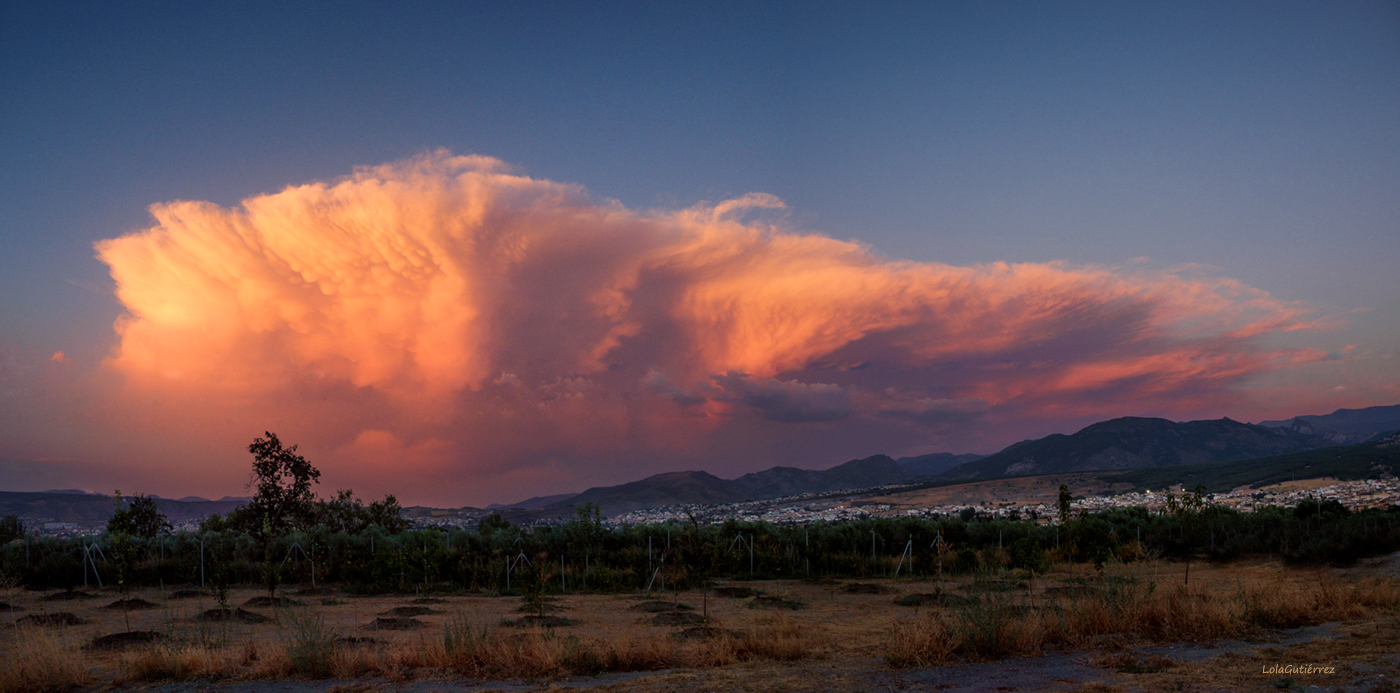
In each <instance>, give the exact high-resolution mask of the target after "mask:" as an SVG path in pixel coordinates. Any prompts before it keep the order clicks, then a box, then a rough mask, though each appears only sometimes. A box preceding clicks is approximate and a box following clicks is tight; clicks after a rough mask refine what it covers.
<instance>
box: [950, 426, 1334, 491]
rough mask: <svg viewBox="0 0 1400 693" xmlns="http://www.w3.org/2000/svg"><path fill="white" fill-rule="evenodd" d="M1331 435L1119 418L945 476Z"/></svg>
mask: <svg viewBox="0 0 1400 693" xmlns="http://www.w3.org/2000/svg"><path fill="white" fill-rule="evenodd" d="M1336 444H1337V443H1336V442H1335V441H1333V440H1331V439H1329V438H1326V437H1323V436H1318V435H1312V434H1309V433H1304V432H1302V431H1297V430H1292V429H1288V428H1277V427H1268V426H1260V425H1256V424H1246V423H1240V422H1238V421H1233V420H1231V419H1228V418H1226V419H1217V420H1204V421H1185V422H1181V423H1177V422H1174V421H1170V420H1167V419H1156V418H1143V417H1123V418H1118V419H1111V420H1109V421H1103V422H1100V423H1096V424H1092V425H1090V426H1086V427H1085V428H1083V429H1082V430H1080V431H1079V432H1077V433H1073V434H1071V435H1063V434H1054V435H1050V436H1046V437H1044V438H1041V439H1039V440H1034V441H1027V442H1023V443H1017V444H1016V445H1013V446H1011V447H1008V448H1006V449H1005V450H1002V451H1001V452H999V453H997V454H995V455H990V456H988V457H985V458H982V459H980V460H977V461H974V462H969V463H965V464H961V465H958V466H957V467H954V468H953V469H950V470H949V471H948V472H946V473H945V474H943V477H944V478H948V479H979V478H993V477H1001V476H1030V475H1033V474H1055V473H1065V472H1086V471H1096V470H1105V469H1135V468H1140V467H1162V466H1170V465H1179V464H1199V463H1204V462H1225V461H1231V460H1243V459H1250V458H1255V457H1269V456H1274V455H1284V454H1288V453H1293V452H1303V451H1307V450H1315V449H1317V448H1322V447H1328V446H1332V445H1336Z"/></svg>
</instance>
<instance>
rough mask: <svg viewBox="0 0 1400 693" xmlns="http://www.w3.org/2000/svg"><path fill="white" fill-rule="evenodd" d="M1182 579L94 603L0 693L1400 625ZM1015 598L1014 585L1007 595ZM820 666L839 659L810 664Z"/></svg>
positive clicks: (1318, 579)
mask: <svg viewBox="0 0 1400 693" xmlns="http://www.w3.org/2000/svg"><path fill="white" fill-rule="evenodd" d="M1182 572H1183V566H1180V565H1173V564H1166V563H1153V562H1146V563H1141V564H1133V565H1115V566H1110V569H1109V571H1108V573H1109V574H1108V576H1107V577H1104V578H1100V577H1098V576H1097V575H1096V574H1094V573H1093V572H1092V571H1088V570H1084V569H1081V567H1079V566H1073V567H1066V566H1061V567H1060V570H1058V571H1056V572H1054V573H1052V574H1051V575H1049V576H1044V577H1037V578H1036V579H1035V580H1034V581H1033V582H1029V583H1028V582H1021V581H1018V580H1017V579H1016V578H1015V577H1014V576H1011V575H1010V574H1006V573H1003V574H1000V575H999V576H987V575H984V576H981V577H980V578H966V577H958V578H956V579H949V580H943V581H939V582H937V583H934V584H930V583H928V582H926V581H923V580H900V581H889V580H882V579H879V578H871V580H875V581H877V582H879V584H881V585H885V586H889V587H892V588H893V591H892V593H890V594H845V593H843V592H839V591H838V589H837V586H833V585H829V584H824V583H801V582H781V583H766V585H765V586H767V587H769V588H770V589H773V590H781V591H782V592H783V593H784V594H790V595H791V597H792V598H795V599H801V600H802V601H803V602H804V603H805V604H806V606H805V607H804V608H803V609H801V610H798V611H787V610H780V609H750V608H749V607H748V600H743V599H737V598H714V599H711V601H710V603H709V614H710V617H711V618H710V621H709V622H708V623H706V624H704V625H703V626H700V627H664V626H658V625H655V624H652V623H650V621H649V617H648V616H647V615H646V614H640V613H638V612H636V611H633V610H631V609H630V608H628V607H630V606H631V605H632V604H633V602H635V601H636V600H637V598H638V597H637V596H636V595H597V594H588V595H575V594H571V595H566V596H562V597H560V598H559V602H560V606H561V608H568V609H569V614H570V616H571V617H576V620H577V621H578V624H577V625H574V626H570V627H567V628H553V629H550V628H541V627H536V626H529V627H523V628H519V627H516V628H507V627H504V626H501V625H500V622H501V620H502V619H505V618H513V617H514V616H515V615H516V611H515V609H516V607H517V606H518V600H516V599H511V598H502V597H493V596H482V595H452V596H450V597H449V598H448V600H447V601H446V604H447V606H445V607H443V608H442V609H441V610H439V611H437V612H435V613H432V614H427V615H424V616H423V622H424V624H425V627H424V628H422V629H419V630H416V631H406V632H398V631H394V632H385V631H379V630H375V629H374V628H373V623H374V619H375V617H376V616H375V615H376V614H378V613H380V612H383V611H384V610H386V609H389V608H394V607H396V606H399V605H401V604H403V603H405V600H406V599H408V597H403V596H383V597H373V598H351V599H347V600H346V601H345V602H343V603H338V604H335V605H318V606H308V607H297V608H295V609H279V610H272V609H268V610H266V611H265V612H264V613H265V614H266V615H267V616H275V617H276V619H275V621H271V622H268V623H260V624H250V623H237V622H204V621H200V620H198V619H197V616H198V614H200V613H202V612H203V611H204V610H205V609H206V608H207V607H208V606H209V605H208V604H205V603H197V602H195V601H193V600H183V601H171V600H169V599H168V598H167V596H166V595H164V594H161V593H157V592H155V591H153V590H152V591H149V592H147V593H145V594H144V596H145V597H146V598H147V599H150V600H153V601H156V600H159V601H161V602H162V608H161V609H160V610H146V611H138V612H131V614H130V619H131V623H130V624H129V625H128V624H126V623H125V621H124V619H125V618H126V617H127V614H126V613H125V612H123V613H122V614H118V615H113V613H112V612H110V611H108V610H104V609H102V608H101V603H105V601H104V602H101V603H99V602H98V601H96V600H94V601H93V602H92V603H91V604H87V603H74V602H68V603H65V604H64V605H63V608H65V609H71V610H73V611H75V612H76V613H77V614H78V615H80V616H82V617H83V618H84V619H85V620H87V621H89V623H87V624H84V625H77V626H51V627H45V628H37V627H36V628H25V629H15V630H10V631H9V632H8V633H7V632H3V631H0V693H8V692H10V691H16V692H18V691H46V690H48V691H57V690H63V689H67V688H70V687H72V686H73V685H75V684H83V683H93V682H98V683H100V682H104V681H106V682H159V681H192V680H258V679H260V680H276V679H324V678H332V679H342V680H353V679H357V678H360V677H365V676H369V677H383V678H387V679H390V680H396V681H403V680H409V679H423V678H429V679H431V678H439V677H446V678H455V677H458V676H469V677H472V678H487V679H503V678H504V679H509V678H528V679H545V680H548V679H552V678H557V677H562V676H577V675H585V676H586V675H593V674H601V673H606V672H625V671H654V670H658V669H672V670H675V671H676V672H679V673H674V674H664V675H663V674H650V675H648V676H647V677H643V679H637V680H638V681H642V680H655V681H671V682H672V683H675V681H679V680H680V679H674V677H681V678H685V677H688V676H689V677H694V676H700V675H701V674H700V672H712V674H713V676H712V679H713V681H715V682H719V681H721V680H725V681H728V680H729V679H730V678H733V677H740V678H743V677H747V676H757V675H758V674H755V673H754V672H760V671H763V672H789V673H788V674H782V676H792V677H799V676H802V675H806V674H803V673H802V672H807V673H808V674H810V673H811V672H815V671H821V672H826V671H828V670H837V669H840V670H842V671H845V670H847V669H848V667H847V665H848V664H849V665H850V666H851V667H856V668H857V669H861V668H862V667H868V666H869V664H868V662H870V661H872V658H875V659H884V660H885V661H887V662H889V663H890V664H894V665H896V666H912V665H934V664H940V663H944V662H948V661H968V660H989V659H996V658H1000V657H1005V656H1012V655H1034V654H1036V653H1040V652H1043V651H1046V650H1054V649H1061V648H1088V649H1094V650H1099V651H1103V652H1107V653H1112V654H1118V653H1122V652H1125V651H1128V649H1127V648H1131V647H1133V646H1135V645H1137V644H1143V643H1148V642H1175V641H1183V640H1184V641H1203V640H1215V639H1233V638H1237V637H1239V636H1240V635H1242V634H1244V635H1248V634H1258V633H1262V632H1264V631H1268V630H1274V629H1280V628H1290V627H1297V626H1302V625H1309V624H1315V623H1320V622H1324V621H1348V620H1351V621H1354V622H1355V623H1365V624H1373V623H1381V621H1384V622H1385V623H1394V622H1396V620H1395V616H1396V615H1397V614H1400V611H1397V609H1400V581H1397V580H1394V579H1391V578H1382V577H1367V576H1366V575H1373V574H1374V573H1365V574H1363V573H1362V571H1361V570H1359V569H1358V570H1332V569H1296V568H1288V567H1285V566H1282V565H1280V564H1277V563H1273V562H1269V563H1265V562H1263V561H1255V562H1250V561H1241V562H1237V563H1232V564H1203V565H1200V566H1193V569H1192V572H1191V587H1190V588H1186V587H1183V586H1181V581H1182V577H1183V575H1182ZM1005 585H1009V586H1010V587H1008V588H1007V589H1006V590H1005V591H999V589H1000V587H998V586H1005ZM931 590H932V591H938V592H939V593H940V594H943V595H944V596H945V597H946V599H940V600H936V601H933V602H920V603H922V604H924V605H923V606H919V607H917V608H918V610H917V611H915V610H914V609H913V608H911V607H909V606H901V605H899V604H897V601H898V600H899V599H900V596H899V595H901V594H906V596H907V593H910V592H915V593H925V592H929V591H931ZM245 592H246V593H249V594H251V593H253V592H254V590H251V589H249V590H245ZM240 596H241V595H240ZM686 596H687V595H679V597H681V598H684V597H686ZM690 596H691V597H692V598H694V597H695V596H696V595H690ZM7 598H9V597H8V596H7ZM14 599H15V600H16V601H21V602H24V603H22V604H21V606H22V607H23V608H25V609H26V611H24V612H22V613H26V614H27V613H34V612H35V611H36V610H39V609H41V608H42V606H43V605H42V603H41V600H42V595H36V594H27V593H26V594H18V595H16V596H15V597H14ZM692 600H693V599H692ZM108 601H110V600H108ZM672 601H674V599H672ZM919 614H922V616H919ZM17 618H18V617H17V616H15V615H13V614H11V615H10V619H11V620H12V621H13V620H17ZM1377 627H1378V628H1379V627H1381V626H1377ZM1385 627H1386V628H1388V627H1389V626H1385ZM124 628H134V629H138V630H150V631H157V632H160V633H161V634H162V635H163V637H162V638H161V639H160V640H159V641H157V642H153V643H150V644H144V645H134V646H131V647H128V648H127V649H124V650H120V651H112V650H90V649H86V645H88V644H89V643H91V642H93V641H94V640H95V639H98V638H101V637H103V636H108V635H110V634H112V633H115V632H121V631H123V630H124ZM1382 630H1384V628H1382ZM1377 632H1380V631H1377ZM1385 632H1386V633H1390V632H1391V631H1389V630H1386V631H1385ZM11 633H15V634H20V635H19V637H14V636H12V635H11ZM1375 637H1376V638H1379V637H1380V636H1375ZM1377 642H1379V640H1377ZM822 659H826V660H831V661H830V662H820V663H818V662H815V661H813V660H822ZM11 662H14V664H13V665H11V664H10V663H11ZM769 663H778V664H780V665H781V666H771V665H769ZM1125 666H1126V665H1125ZM1116 668H1118V669H1123V667H1116ZM862 670H864V669H862ZM766 675H767V674H765V676H766ZM774 675H777V674H774ZM821 675H822V676H825V675H826V674H821ZM1135 675H1155V674H1135ZM1167 675H1168V674H1165V673H1163V674H1161V676H1167ZM1171 675H1173V676H1178V675H1179V674H1171ZM703 676H711V674H710V673H706V674H703ZM668 677H672V678H668ZM714 677H718V678H714ZM726 677H728V678H726ZM673 679H674V680H673ZM687 680H688V679H687ZM706 680H710V679H706ZM849 683H850V684H851V685H852V686H857V684H858V682H857V681H856V680H855V679H851V681H850V682H849ZM648 685H650V684H648ZM656 685H657V686H661V684H660V683H658V684H656ZM726 685H728V684H726ZM736 685H737V684H736ZM637 686H639V687H640V688H638V690H643V689H645V690H647V691H648V693H650V691H651V689H648V688H646V686H643V685H642V684H640V683H639V684H637ZM716 686H717V687H719V688H724V687H725V686H720V685H718V684H716ZM857 687H858V686H857ZM740 688H742V686H740ZM629 690H630V689H629ZM657 690H662V688H657Z"/></svg>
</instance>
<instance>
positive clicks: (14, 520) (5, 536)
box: [0, 515, 24, 546]
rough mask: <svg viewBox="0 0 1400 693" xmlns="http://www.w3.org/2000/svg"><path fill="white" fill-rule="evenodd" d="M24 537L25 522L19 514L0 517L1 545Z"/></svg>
mask: <svg viewBox="0 0 1400 693" xmlns="http://www.w3.org/2000/svg"><path fill="white" fill-rule="evenodd" d="M23 538H24V522H23V521H21V520H20V519H19V516H18V515H6V516H5V517H3V518H0V546H4V545H5V544H8V543H10V542H12V541H14V540H16V539H23Z"/></svg>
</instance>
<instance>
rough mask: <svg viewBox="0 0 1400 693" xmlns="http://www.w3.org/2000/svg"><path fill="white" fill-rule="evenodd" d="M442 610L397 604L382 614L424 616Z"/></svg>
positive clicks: (381, 614)
mask: <svg viewBox="0 0 1400 693" xmlns="http://www.w3.org/2000/svg"><path fill="white" fill-rule="evenodd" d="M438 613H442V612H440V611H433V610H432V609H429V608H428V607H426V606H396V607H394V608H392V609H390V610H388V611H385V612H382V613H380V614H379V615H380V616H423V615H426V614H438Z"/></svg>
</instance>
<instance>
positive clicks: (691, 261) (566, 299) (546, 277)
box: [56, 152, 1327, 493]
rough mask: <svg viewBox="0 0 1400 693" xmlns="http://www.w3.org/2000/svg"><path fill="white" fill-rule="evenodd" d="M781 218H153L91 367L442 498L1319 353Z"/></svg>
mask: <svg viewBox="0 0 1400 693" xmlns="http://www.w3.org/2000/svg"><path fill="white" fill-rule="evenodd" d="M781 206H782V203H781V202H780V201H778V200H777V199H776V198H773V197H771V196H768V195H748V196H745V197H743V198H740V199H738V200H731V201H726V202H721V203H718V204H708V205H700V206H696V207H693V208H690V209H684V210H675V211H667V210H661V211H640V210H632V209H627V208H625V207H622V206H621V205H619V204H617V203H612V202H606V201H596V200H593V199H591V198H589V197H588V195H587V194H586V193H585V192H584V191H583V190H581V189H580V188H579V187H577V186H573V185H567V184H561V183H556V182H552V181H547V180H538V179H532V178H528V177H525V176H521V175H517V174H514V173H511V172H510V171H509V169H508V168H507V167H506V166H504V165H503V164H501V163H500V162H498V161H496V160H493V159H488V158H484V157H454V156H450V155H448V154H446V153H442V152H439V153H435V154H431V155H425V156H422V157H419V158H416V159H412V160H408V161H403V162H397V163H392V164H386V165H383V166H378V167H374V168H365V169H360V170H357V171H356V172H355V173H354V174H352V175H350V176H348V177H346V178H344V179H341V180H338V181H333V182H324V183H311V184H307V185H302V186H295V187H289V188H287V189H286V190H283V191H282V192H279V193H275V194H270V195H262V196H258V197H254V198H250V199H248V200H245V201H244V202H243V203H242V204H241V205H240V206H238V207H235V208H224V207H219V206H217V205H213V204H209V203H203V202H188V201H186V202H171V203H167V204H158V205H154V206H152V207H151V213H152V215H153V216H154V217H155V221H156V225H155V226H153V227H151V228H149V229H146V230H143V231H140V232H137V233H133V234H131V235H127V236H123V237H120V238H115V239H112V240H107V241H103V242H101V243H99V244H97V253H98V257H99V258H100V259H101V260H102V261H103V262H105V263H107V264H108V265H109V266H110V268H111V273H112V276H113V278H114V279H115V280H116V283H117V296H118V298H119V299H120V301H121V303H122V304H123V306H125V308H126V311H127V314H126V315H124V316H123V317H122V318H121V319H120V320H119V321H118V322H117V324H116V331H117V334H118V336H119V340H120V343H119V346H118V348H117V349H116V350H115V352H114V353H113V354H112V356H111V357H110V358H109V359H108V360H107V361H106V362H105V365H106V366H107V367H108V368H109V369H110V370H111V371H113V372H116V373H118V374H120V375H121V376H123V378H124V381H125V384H126V385H125V386H126V389H127V392H128V393H129V396H130V397H133V398H136V399H140V400H141V401H161V402H167V403H168V402H172V401H190V400H192V399H199V401H201V402H203V403H204V404H203V405H202V406H203V407H204V409H203V413H200V412H197V411H191V412H190V413H187V414H185V416H190V417H201V416H203V417H225V419H227V420H231V421H237V422H243V423H246V425H248V426H249V428H250V430H253V431H254V432H255V433H256V432H260V431H261V430H262V428H260V427H267V428H272V429H274V430H279V429H278V427H279V426H280V425H282V424H279V422H278V421H277V420H269V419H273V418H276V417H281V418H282V419H284V420H293V421H295V422H297V423H295V424H294V425H296V426H299V427H300V428H301V430H302V431H303V435H304V436H305V437H306V438H308V439H310V440H311V441H312V442H313V444H318V445H319V446H320V449H322V450H323V451H324V454H325V455H326V456H327V458H328V460H330V461H331V462H332V463H333V464H338V465H342V466H343V467H344V469H345V473H346V474H347V475H349V476H356V475H358V476H357V477H356V478H363V479H366V480H373V482H372V483H375V484H380V483H384V484H388V483H389V482H390V481H392V480H393V478H394V477H393V475H392V474H386V473H385V471H384V470H385V469H389V468H392V467H389V466H388V465H391V464H393V463H392V462H390V460H401V461H403V462H402V466H404V468H407V469H411V470H423V473H422V474H421V475H418V474H417V472H413V474H414V475H415V477H414V478H419V477H421V478H422V479H428V478H429V477H430V476H432V475H440V476H441V475H446V476H449V477H453V478H454V479H458V480H453V481H449V482H446V483H445V484H444V483H441V482H440V483H439V484H438V487H439V488H443V489H447V488H451V489H462V488H468V487H470V486H471V484H472V483H473V482H472V481H471V480H473V479H474V480H476V483H477V486H478V487H479V486H480V485H481V484H480V480H482V479H486V480H488V482H487V485H490V484H493V483H494V484H497V485H498V486H499V487H501V488H507V487H513V486H514V485H516V484H517V482H512V481H509V480H510V479H516V480H518V483H519V484H524V483H526V481H527V480H528V481H529V482H530V483H538V480H539V479H541V478H546V477H547V478H550V479H553V480H555V482H556V483H558V484H566V483H567V484H575V485H589V484H590V483H593V482H594V481H608V480H625V479H629V478H633V477H635V476H637V475H638V474H639V473H642V472H648V471H656V469H654V466H653V467H647V466H645V465H643V464H642V463H641V462H640V460H650V461H652V462H653V463H654V462H655V460H658V459H662V460H670V461H671V462H670V463H674V464H693V463H694V462H696V461H697V460H699V461H703V459H704V458H705V456H706V455H709V454H713V453H714V452H715V451H716V450H720V449H728V448H726V447H725V446H728V445H732V444H738V443H736V442H734V441H747V442H749V443H753V444H755V445H757V446H758V447H756V448H754V449H766V450H772V449H774V441H781V440H788V436H790V435H792V432H793V431H798V430H802V431H808V432H809V433H810V432H822V433H820V435H828V436H832V437H838V436H843V435H844V436H845V438H844V439H846V440H850V441H852V445H853V446H854V445H863V444H866V443H865V442H864V441H867V440H872V439H876V438H877V434H878V436H888V434H889V432H890V431H904V432H905V433H903V434H901V435H904V436H905V439H906V440H913V439H914V438H916V437H917V436H919V435H927V434H928V432H929V431H931V430H935V429H937V428H938V427H940V426H945V425H946V424H947V423H948V422H950V421H957V422H962V423H966V422H971V421H975V420H977V419H979V418H981V417H993V418H995V417H996V416H998V415H999V413H1000V414H1007V415H1010V414H1009V413H1014V412H1022V413H1024V412H1031V411H1039V410H1045V411H1051V410H1058V411H1072V412H1074V414H1075V415H1081V416H1082V415H1091V414H1093V413H1097V412H1101V413H1104V414H1106V415H1119V414H1126V413H1142V412H1144V411H1149V410H1150V411H1155V412H1169V411H1188V410H1191V409H1192V408H1193V407H1199V406H1201V405H1202V403H1220V402H1226V401H1230V400H1231V398H1234V397H1236V396H1237V393H1238V391H1239V389H1240V388H1241V387H1242V386H1243V385H1244V384H1246V383H1247V382H1248V381H1249V380H1250V379H1251V378H1253V377H1256V376H1258V375H1259V374H1262V373H1267V372H1270V371H1273V370H1277V369H1280V368H1285V367H1288V366H1290V365H1292V364H1296V363H1302V362H1310V361H1312V360H1316V359H1318V358H1322V355H1321V354H1318V353H1314V352H1312V351H1307V350H1303V351H1278V350H1269V349H1266V348H1265V347H1264V346H1263V339H1264V338H1265V337H1267V336H1268V335H1271V334H1277V333H1280V332H1286V331H1294V330H1299V329H1308V328H1319V327H1325V326H1327V323H1325V322H1320V321H1319V319H1318V318H1317V317H1316V316H1315V315H1312V314H1311V313H1310V311H1309V310H1308V309H1307V307H1306V306H1303V305H1300V304H1296V303H1290V302H1286V301H1281V300H1278V299H1275V298H1274V297H1272V296H1270V295H1269V294H1267V293H1265V292H1263V291H1260V290H1257V289H1253V288H1251V287H1248V286H1245V285H1243V284H1241V283H1239V282H1237V281H1234V280H1230V279H1226V278H1220V277H1218V276H1214V275H1213V274H1211V273H1210V272H1208V271H1206V270H1204V269H1202V268H1199V267H1182V268H1174V269H1169V270H1162V271H1152V270H1148V269H1145V268H1143V267H1141V266H1140V265H1132V266H1130V267H1128V268H1115V267H1102V266H1081V265H1073V264H1069V263H1045V264H1030V263H1022V264H1007V263H991V264H985V265H975V266H970V267H958V266H951V265H945V264H938V263H913V262H892V261H888V260H885V259H882V258H881V257H879V256H878V255H876V254H875V253H873V252H871V251H870V250H869V249H868V248H865V247H863V246H861V245H858V244H855V243H850V242H843V241H837V240H833V239H830V238H826V237H822V236H818V235H811V234H802V233H799V232H796V231H793V230H790V229H787V228H783V227H778V226H774V225H771V224H767V223H763V222H758V221H751V220H746V219H749V217H751V216H752V215H748V214H746V213H747V212H748V211H751V210H754V209H760V210H762V209H774V208H781ZM60 353H61V352H60ZM56 356H57V355H56ZM814 435H815V434H814ZM726 436H727V438H726V440H725V441H724V442H723V443H720V442H716V441H718V440H719V438H720V437H726ZM765 440H766V441H768V442H767V443H766V444H763V443H761V442H759V441H765ZM316 441H319V443H317V442H316ZM800 448H801V446H800V445H799V446H797V447H795V448H793V449H794V450H796V451H797V452H794V453H792V454H799V453H800V452H801V450H800ZM871 452H874V451H873V450H872V451H871ZM771 459H772V456H771V455H769V454H768V453H763V454H757V453H756V454H754V455H752V456H751V457H749V458H748V460H747V461H743V460H741V461H740V462H739V463H736V464H740V463H742V464H755V465H756V464H761V463H764V462H767V461H771ZM541 470H549V474H544V473H543V472H542V471H541ZM453 475H455V476H453ZM493 479H494V480H495V481H489V480H493ZM415 483H424V484H426V483H429V482H427V481H422V482H415ZM501 485H504V486H501ZM388 490H390V491H393V490H394V489H392V488H390V489H388ZM521 490H522V491H524V489H523V488H522V489H521ZM556 490H561V489H559V488H557V487H556V488H545V489H538V492H549V491H556ZM565 490H566V489H565ZM444 493H446V491H444Z"/></svg>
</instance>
